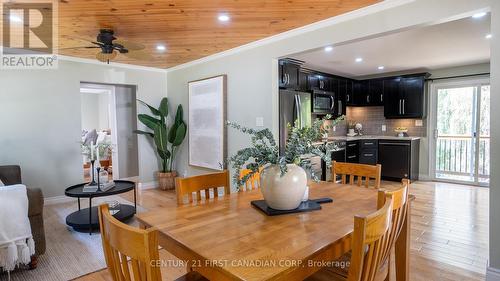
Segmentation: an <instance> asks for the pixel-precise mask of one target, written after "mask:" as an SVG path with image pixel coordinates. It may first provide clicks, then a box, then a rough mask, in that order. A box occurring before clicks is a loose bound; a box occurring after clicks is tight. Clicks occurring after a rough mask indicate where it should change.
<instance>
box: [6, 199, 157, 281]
mask: <svg viewBox="0 0 500 281" xmlns="http://www.w3.org/2000/svg"><path fill="white" fill-rule="evenodd" d="M115 200H116V201H118V202H120V203H122V204H131V205H133V203H131V202H129V201H127V200H125V199H123V198H121V197H120V196H116V195H115V196H108V197H103V198H95V199H93V200H92V205H94V206H97V205H98V204H100V203H102V202H106V201H115ZM81 204H82V208H84V207H86V206H88V201H87V200H82V201H81ZM77 209H78V204H77V202H76V201H74V202H70V203H63V204H57V205H51V206H46V207H45V209H44V224H45V237H46V240H47V251H46V252H45V254H43V255H42V256H40V257H39V259H38V267H37V268H36V269H35V270H16V271H14V272H11V274H10V280H12V281H27V280H34V281H35V280H36V281H63V280H71V279H74V278H77V277H79V276H82V275H85V274H88V273H91V272H95V271H98V270H100V269H103V268H105V267H106V262H105V260H104V254H103V251H102V246H101V236H100V233H98V232H97V233H96V232H95V233H93V234H92V235H89V234H88V233H81V232H76V231H74V230H73V229H72V228H71V227H68V226H67V225H66V216H67V215H69V214H70V213H72V212H74V211H76V210H77ZM144 211H147V210H146V209H144V208H142V207H140V206H137V212H138V213H140V212H144ZM127 224H129V225H134V226H138V225H139V224H138V222H137V221H136V220H135V218H132V219H131V220H129V221H128V222H127ZM0 280H2V281H4V280H8V276H7V274H6V273H1V274H0Z"/></svg>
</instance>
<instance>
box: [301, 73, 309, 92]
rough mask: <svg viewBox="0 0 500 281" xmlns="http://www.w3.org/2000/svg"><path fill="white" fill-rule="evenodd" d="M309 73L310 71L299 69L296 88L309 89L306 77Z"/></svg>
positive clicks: (307, 77)
mask: <svg viewBox="0 0 500 281" xmlns="http://www.w3.org/2000/svg"><path fill="white" fill-rule="evenodd" d="M309 74H310V72H306V71H303V70H299V85H298V89H299V90H300V91H303V92H305V91H308V90H309V84H308V82H309V81H308V79H309Z"/></svg>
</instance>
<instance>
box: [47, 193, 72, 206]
mask: <svg viewBox="0 0 500 281" xmlns="http://www.w3.org/2000/svg"><path fill="white" fill-rule="evenodd" d="M75 200H76V199H75V198H73V197H68V196H65V195H61V196H54V197H46V198H43V203H44V205H54V204H60V203H68V202H73V201H75Z"/></svg>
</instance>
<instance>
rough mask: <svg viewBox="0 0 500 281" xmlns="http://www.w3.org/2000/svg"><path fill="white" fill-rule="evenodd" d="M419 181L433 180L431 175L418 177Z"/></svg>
mask: <svg viewBox="0 0 500 281" xmlns="http://www.w3.org/2000/svg"><path fill="white" fill-rule="evenodd" d="M418 180H419V181H432V178H431V177H430V176H429V175H422V174H419V175H418Z"/></svg>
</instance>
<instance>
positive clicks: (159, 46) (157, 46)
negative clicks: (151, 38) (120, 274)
mask: <svg viewBox="0 0 500 281" xmlns="http://www.w3.org/2000/svg"><path fill="white" fill-rule="evenodd" d="M166 49H167V47H165V45H156V50H158V51H165V50H166Z"/></svg>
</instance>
